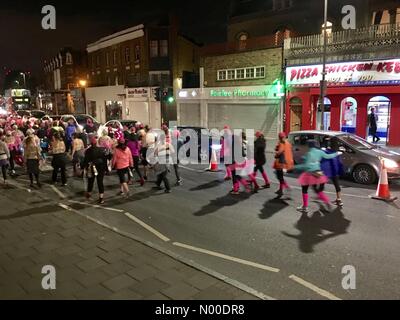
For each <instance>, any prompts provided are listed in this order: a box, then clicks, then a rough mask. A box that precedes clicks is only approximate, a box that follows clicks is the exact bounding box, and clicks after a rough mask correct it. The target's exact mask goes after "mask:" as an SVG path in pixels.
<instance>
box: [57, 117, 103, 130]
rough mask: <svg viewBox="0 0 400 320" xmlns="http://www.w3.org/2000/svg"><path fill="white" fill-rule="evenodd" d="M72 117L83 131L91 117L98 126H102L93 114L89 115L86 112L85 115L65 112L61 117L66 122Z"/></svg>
mask: <svg viewBox="0 0 400 320" xmlns="http://www.w3.org/2000/svg"><path fill="white" fill-rule="evenodd" d="M71 119H72V120H73V121H74V123H75V124H76V126H77V127H78V128H79V129H80V130H81V131H83V129H84V127H85V125H86V122H87V120H88V119H91V120H92V122H93V123H94V125H95V126H96V127H100V124H99V123H98V122H97V120H96V119H95V118H93V117H92V116H90V115H87V114H84V115H83V114H78V115H71V114H64V115H62V116H61V118H60V120H61V121H62V122H64V123H68V122H69V120H71Z"/></svg>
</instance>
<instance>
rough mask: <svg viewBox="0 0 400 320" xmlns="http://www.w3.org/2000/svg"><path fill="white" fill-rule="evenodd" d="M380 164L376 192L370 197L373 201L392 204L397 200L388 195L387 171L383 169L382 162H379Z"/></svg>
mask: <svg viewBox="0 0 400 320" xmlns="http://www.w3.org/2000/svg"><path fill="white" fill-rule="evenodd" d="M381 163H382V170H381V176H380V178H379V184H378V190H377V191H376V194H375V195H371V196H370V197H371V198H372V199H375V200H382V201H387V202H393V201H395V200H397V197H392V196H391V195H390V190H389V179H388V174H387V169H386V168H385V164H384V162H383V161H381Z"/></svg>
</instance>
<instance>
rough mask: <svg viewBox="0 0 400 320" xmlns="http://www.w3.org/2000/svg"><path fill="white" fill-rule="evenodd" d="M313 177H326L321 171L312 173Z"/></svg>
mask: <svg viewBox="0 0 400 320" xmlns="http://www.w3.org/2000/svg"><path fill="white" fill-rule="evenodd" d="M311 174H312V176H313V177H315V178H322V177H323V176H324V172H323V171H321V170H318V171H313V172H311Z"/></svg>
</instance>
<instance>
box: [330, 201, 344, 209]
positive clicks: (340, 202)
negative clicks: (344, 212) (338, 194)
mask: <svg viewBox="0 0 400 320" xmlns="http://www.w3.org/2000/svg"><path fill="white" fill-rule="evenodd" d="M332 204H334V205H336V206H338V207H341V208H342V207H343V206H344V203H343V201H342V200H335V201H332Z"/></svg>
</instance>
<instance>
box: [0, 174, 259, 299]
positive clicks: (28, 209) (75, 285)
mask: <svg viewBox="0 0 400 320" xmlns="http://www.w3.org/2000/svg"><path fill="white" fill-rule="evenodd" d="M15 185H17V184H16V183H15V182H12V185H10V186H8V187H4V186H3V187H2V188H1V191H0V203H1V206H2V209H1V214H0V299H24V300H25V299H28V300H33V299H56V300H61V299H80V300H82V299H84V300H87V299H90V300H92V299H96V300H97V299H99V300H109V299H110V300H113V299H115V300H205V299H207V300H209V299H210V300H235V299H239V300H253V299H258V298H257V297H255V296H254V295H250V294H248V293H246V292H244V291H242V290H240V289H237V288H236V287H234V286H232V285H229V284H227V283H226V282H224V281H221V280H219V279H217V278H215V277H213V276H210V275H208V274H207V273H205V272H202V271H200V270H198V269H195V268H193V267H190V266H188V265H187V264H184V263H182V262H180V261H178V260H176V259H173V258H171V257H170V256H168V255H166V254H164V253H162V252H160V251H158V250H155V249H153V248H151V247H149V246H147V245H144V244H142V243H140V242H137V241H135V240H132V239H130V238H127V237H124V236H121V235H119V234H118V233H116V232H113V231H111V230H109V229H106V228H104V227H102V226H100V225H98V224H96V223H94V222H92V221H90V220H88V219H86V218H84V217H82V216H80V215H78V214H75V213H73V212H71V211H68V210H65V209H63V208H61V207H60V206H58V205H57V203H54V202H52V201H49V199H48V198H46V197H45V196H44V195H41V194H40V193H36V192H32V191H31V192H29V193H28V191H27V190H23V189H21V187H20V186H19V187H18V188H17V187H15ZM47 265H50V266H54V267H55V270H56V289H55V290H49V291H48V290H44V289H43V288H42V285H41V284H42V279H43V277H44V276H45V274H42V268H43V267H44V266H47Z"/></svg>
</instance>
